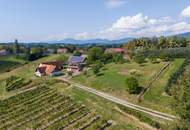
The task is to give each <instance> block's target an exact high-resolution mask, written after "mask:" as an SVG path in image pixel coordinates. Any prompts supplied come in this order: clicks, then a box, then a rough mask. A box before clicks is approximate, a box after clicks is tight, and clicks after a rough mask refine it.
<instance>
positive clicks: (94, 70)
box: [92, 61, 102, 76]
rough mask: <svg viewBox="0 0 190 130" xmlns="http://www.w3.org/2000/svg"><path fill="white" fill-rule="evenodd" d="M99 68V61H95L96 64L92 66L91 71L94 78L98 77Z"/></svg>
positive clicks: (100, 64) (100, 65)
mask: <svg viewBox="0 0 190 130" xmlns="http://www.w3.org/2000/svg"><path fill="white" fill-rule="evenodd" d="M101 67H102V63H101V62H100V61H96V63H95V64H93V65H92V71H93V73H94V74H95V75H96V76H98V74H99V72H100V69H101Z"/></svg>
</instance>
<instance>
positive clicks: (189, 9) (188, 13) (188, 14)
mask: <svg viewBox="0 0 190 130" xmlns="http://www.w3.org/2000/svg"><path fill="white" fill-rule="evenodd" d="M181 15H182V16H184V17H190V6H188V7H187V8H185V9H184V10H183V11H182V12H181Z"/></svg>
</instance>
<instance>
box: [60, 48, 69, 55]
mask: <svg viewBox="0 0 190 130" xmlns="http://www.w3.org/2000/svg"><path fill="white" fill-rule="evenodd" d="M67 52H68V50H67V49H66V48H59V49H57V53H58V54H65V53H67Z"/></svg>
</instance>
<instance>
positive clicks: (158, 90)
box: [73, 59, 184, 113]
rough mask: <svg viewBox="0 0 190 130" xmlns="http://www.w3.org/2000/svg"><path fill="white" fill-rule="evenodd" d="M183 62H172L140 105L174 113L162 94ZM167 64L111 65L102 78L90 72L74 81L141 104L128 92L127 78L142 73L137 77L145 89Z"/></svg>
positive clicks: (103, 72) (168, 99)
mask: <svg viewBox="0 0 190 130" xmlns="http://www.w3.org/2000/svg"><path fill="white" fill-rule="evenodd" d="M183 61H184V59H175V60H174V61H173V62H172V64H171V65H170V66H169V69H167V70H166V71H165V72H164V74H163V75H162V76H161V77H160V78H159V80H156V81H155V83H154V84H153V85H152V86H151V87H152V88H151V89H150V90H149V91H148V92H147V93H146V95H145V98H144V99H145V100H144V101H143V102H141V103H140V105H143V106H148V107H150V108H152V109H156V110H159V111H163V112H169V113H172V111H171V108H170V106H169V104H170V97H167V96H163V95H162V94H163V92H164V87H165V86H164V85H166V83H167V80H168V79H169V76H170V75H171V74H172V73H173V72H175V70H176V69H177V68H178V67H180V66H181V65H182V63H183ZM165 64H166V62H160V63H156V64H152V63H150V62H147V63H145V64H143V65H139V64H137V63H134V62H132V63H125V64H114V63H111V64H108V65H106V66H105V69H104V70H103V71H102V75H101V76H95V75H94V74H93V73H92V71H89V72H88V74H87V75H84V74H81V75H79V76H76V77H74V78H73V80H74V81H76V82H79V83H81V84H84V85H87V86H89V87H93V88H95V89H97V90H101V91H104V92H106V93H110V94H112V95H114V96H116V97H119V98H122V99H126V100H128V101H131V102H133V103H137V104H139V103H138V100H137V95H130V94H129V93H128V92H127V88H126V85H125V79H126V77H127V76H128V75H130V71H131V70H137V71H138V72H139V73H140V76H138V77H137V78H138V80H139V83H140V85H141V86H142V87H145V85H146V84H147V83H148V82H150V80H151V79H152V77H153V76H154V75H155V74H156V73H158V72H159V70H160V69H161V68H162V67H163V66H164V65H165ZM165 105H166V106H165Z"/></svg>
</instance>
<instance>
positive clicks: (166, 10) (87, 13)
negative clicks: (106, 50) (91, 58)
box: [0, 0, 190, 42]
mask: <svg viewBox="0 0 190 130" xmlns="http://www.w3.org/2000/svg"><path fill="white" fill-rule="evenodd" d="M0 20H1V22H0V23H1V24H0V42H7V41H12V40H14V39H15V38H18V39H19V40H20V41H26V42H30V41H46V40H60V39H64V38H68V37H72V38H75V39H91V38H108V39H118V38H124V37H140V36H153V35H154V36H160V35H170V34H175V33H181V32H187V31H190V1H189V0H0Z"/></svg>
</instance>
